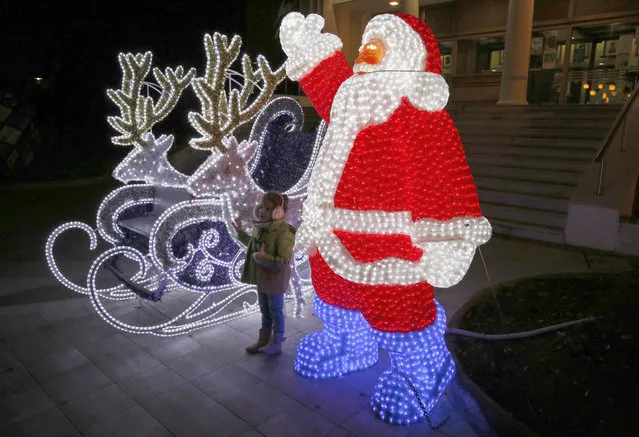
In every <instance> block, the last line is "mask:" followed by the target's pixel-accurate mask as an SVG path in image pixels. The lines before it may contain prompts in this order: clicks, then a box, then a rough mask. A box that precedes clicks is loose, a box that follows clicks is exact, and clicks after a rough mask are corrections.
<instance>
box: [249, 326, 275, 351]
mask: <svg viewBox="0 0 639 437" xmlns="http://www.w3.org/2000/svg"><path fill="white" fill-rule="evenodd" d="M270 340H271V331H265V330H264V329H260V335H259V337H258V339H257V342H255V343H253V344H252V345H250V346H248V347H247V348H246V352H247V353H249V354H256V353H258V352H259V351H260V349H262V348H263V347H264V346H266V345H267V344H268V343H269V341H270Z"/></svg>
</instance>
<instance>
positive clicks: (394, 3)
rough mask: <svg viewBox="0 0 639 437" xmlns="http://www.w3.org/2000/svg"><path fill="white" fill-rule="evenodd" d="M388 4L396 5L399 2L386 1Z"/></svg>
mask: <svg viewBox="0 0 639 437" xmlns="http://www.w3.org/2000/svg"><path fill="white" fill-rule="evenodd" d="M388 4H389V5H391V6H397V5H398V4H399V2H388Z"/></svg>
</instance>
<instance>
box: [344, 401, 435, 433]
mask: <svg viewBox="0 0 639 437" xmlns="http://www.w3.org/2000/svg"><path fill="white" fill-rule="evenodd" d="M341 427H342V428H345V429H346V430H347V431H350V432H352V433H353V434H355V435H356V436H361V437H406V436H408V434H409V433H410V432H411V428H410V427H409V426H401V425H390V424H388V423H386V422H382V421H381V420H379V419H378V418H377V416H375V414H374V413H373V410H372V409H371V408H364V409H362V410H360V411H359V412H358V413H356V414H355V415H354V416H352V417H351V418H349V419H348V420H346V421H345V422H344V423H342V424H341ZM427 435H428V434H427Z"/></svg>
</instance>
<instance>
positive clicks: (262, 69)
mask: <svg viewBox="0 0 639 437" xmlns="http://www.w3.org/2000/svg"><path fill="white" fill-rule="evenodd" d="M241 45H242V39H241V38H240V37H239V36H237V35H235V36H234V37H233V38H232V39H231V41H230V42H229V41H228V38H227V37H226V36H225V35H222V34H219V33H217V32H216V33H214V34H213V37H211V36H210V35H205V36H204V47H205V51H206V58H207V64H206V72H205V74H204V76H203V77H198V78H195V79H193V88H194V89H195V93H196V95H197V97H198V99H199V100H200V102H201V104H202V111H201V112H200V113H197V112H191V113H189V121H190V123H191V125H192V126H193V128H194V129H195V130H196V131H197V132H198V133H199V134H200V135H201V136H200V137H199V138H193V139H191V141H190V145H191V146H192V147H195V148H197V149H205V150H210V149H217V150H219V151H221V152H224V147H223V146H222V144H221V142H222V139H223V138H224V137H226V136H228V135H230V134H232V133H233V131H234V130H235V129H236V128H237V127H238V126H240V125H242V124H244V123H246V122H248V121H250V120H251V119H252V118H253V117H255V116H256V115H257V113H258V112H259V111H260V109H262V108H263V107H264V106H265V105H266V104H267V103H268V100H269V99H270V98H271V96H272V95H273V92H274V91H275V87H276V86H277V84H278V83H280V82H281V81H282V80H283V79H284V76H285V74H286V73H285V71H284V67H280V68H279V69H278V70H276V71H273V70H272V69H271V67H270V65H269V64H268V62H267V61H266V58H264V57H263V56H258V57H257V64H258V67H257V69H255V70H253V67H252V66H251V58H250V57H249V56H248V55H244V56H243V57H242V73H243V76H244V81H243V84H242V88H241V90H239V91H238V90H237V89H234V90H229V93H228V95H227V93H226V90H225V87H224V85H225V77H226V72H227V71H228V70H229V68H230V67H231V65H232V64H233V62H235V60H236V59H237V57H238V54H239V52H240V46H241ZM256 87H257V88H258V89H259V90H260V92H259V94H258V96H257V97H255V98H254V99H253V101H252V102H251V103H250V104H249V98H250V97H251V95H252V94H253V92H254V90H255V88H256Z"/></svg>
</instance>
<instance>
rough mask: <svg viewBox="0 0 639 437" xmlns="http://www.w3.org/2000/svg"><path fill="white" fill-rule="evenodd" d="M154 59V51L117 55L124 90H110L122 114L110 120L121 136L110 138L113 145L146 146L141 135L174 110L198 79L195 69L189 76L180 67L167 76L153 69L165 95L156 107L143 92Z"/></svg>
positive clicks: (109, 118) (166, 73)
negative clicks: (194, 78) (182, 96)
mask: <svg viewBox="0 0 639 437" xmlns="http://www.w3.org/2000/svg"><path fill="white" fill-rule="evenodd" d="M152 58H153V55H152V54H151V52H146V53H144V54H141V53H138V54H136V55H133V54H132V53H120V54H119V55H118V60H119V61H120V68H122V88H121V89H119V90H111V89H110V90H107V95H108V96H109V98H110V99H111V100H112V101H113V102H114V103H115V104H116V105H118V107H119V108H120V113H121V116H120V117H108V118H107V121H108V122H109V124H110V125H111V127H113V128H114V129H115V130H117V131H118V132H119V133H120V134H121V135H120V136H117V137H113V138H112V139H111V140H112V141H113V143H114V144H118V145H121V146H128V145H139V146H142V147H144V145H145V144H146V143H145V142H144V141H143V139H142V135H143V134H144V133H145V132H147V131H148V130H149V129H151V127H152V126H153V125H154V124H156V123H158V122H159V121H161V120H163V119H164V118H165V117H166V116H167V115H168V114H169V113H170V112H171V111H172V110H173V108H175V105H176V104H177V101H178V99H179V97H180V95H181V94H182V91H184V89H185V88H186V87H188V86H189V85H190V83H191V80H192V79H193V77H194V76H195V68H191V69H190V70H189V71H188V72H187V73H186V74H184V69H183V68H182V67H181V66H180V67H177V68H176V69H175V70H173V69H171V68H166V69H165V71H164V73H163V72H162V71H161V70H160V69H159V68H154V69H153V76H154V77H155V80H156V81H157V83H158V84H159V85H160V87H161V88H162V94H161V95H160V98H159V99H158V101H157V103H155V104H154V103H153V99H152V98H151V97H146V96H143V95H142V94H141V93H140V91H141V89H142V85H143V84H144V78H145V77H146V76H147V75H148V74H149V70H150V69H151V60H152Z"/></svg>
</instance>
